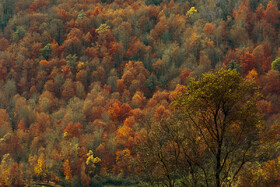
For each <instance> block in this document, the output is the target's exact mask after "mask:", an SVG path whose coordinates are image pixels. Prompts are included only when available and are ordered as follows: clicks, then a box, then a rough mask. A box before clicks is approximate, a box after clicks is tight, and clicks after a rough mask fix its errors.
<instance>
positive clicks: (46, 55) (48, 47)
mask: <svg viewBox="0 0 280 187" xmlns="http://www.w3.org/2000/svg"><path fill="white" fill-rule="evenodd" d="M51 46H52V45H51V44H47V45H46V46H45V47H44V48H43V49H41V54H42V56H43V57H44V58H45V59H46V60H48V59H49V57H50V56H51V52H52V49H51Z"/></svg>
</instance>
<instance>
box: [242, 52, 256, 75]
mask: <svg viewBox="0 0 280 187" xmlns="http://www.w3.org/2000/svg"><path fill="white" fill-rule="evenodd" d="M240 64H241V65H242V74H243V75H247V74H248V73H249V71H250V70H252V69H253V68H256V59H255V57H254V55H252V54H250V53H249V52H245V54H244V55H243V56H242V57H241V58H240Z"/></svg>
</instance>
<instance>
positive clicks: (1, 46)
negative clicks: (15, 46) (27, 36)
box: [0, 38, 9, 51]
mask: <svg viewBox="0 0 280 187" xmlns="http://www.w3.org/2000/svg"><path fill="white" fill-rule="evenodd" d="M8 47H9V41H8V40H7V39H6V38H2V39H1V40H0V51H5V50H6V49H7V48H8Z"/></svg>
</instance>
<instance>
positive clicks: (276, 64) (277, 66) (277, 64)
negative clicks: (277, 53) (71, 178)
mask: <svg viewBox="0 0 280 187" xmlns="http://www.w3.org/2000/svg"><path fill="white" fill-rule="evenodd" d="M271 69H273V70H276V71H279V72H280V57H277V58H276V59H275V60H274V61H273V62H272V63H271Z"/></svg>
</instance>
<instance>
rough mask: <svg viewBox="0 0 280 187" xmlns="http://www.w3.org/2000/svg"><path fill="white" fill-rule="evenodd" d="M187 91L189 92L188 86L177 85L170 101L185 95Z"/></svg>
mask: <svg viewBox="0 0 280 187" xmlns="http://www.w3.org/2000/svg"><path fill="white" fill-rule="evenodd" d="M186 91H187V88H186V86H184V85H180V84H177V86H176V88H175V90H174V91H173V92H171V93H170V95H169V100H173V99H176V98H177V97H178V96H179V95H180V94H182V93H184V92H186Z"/></svg>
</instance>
